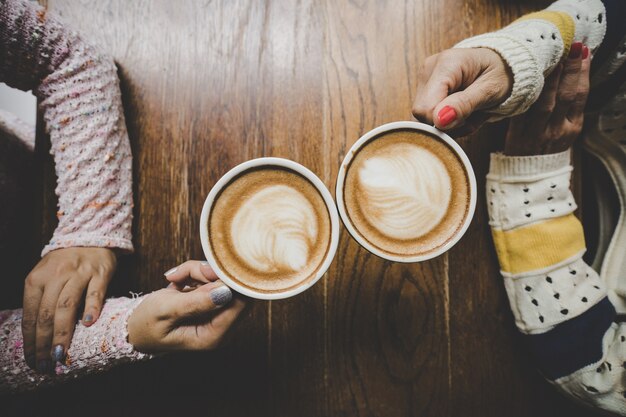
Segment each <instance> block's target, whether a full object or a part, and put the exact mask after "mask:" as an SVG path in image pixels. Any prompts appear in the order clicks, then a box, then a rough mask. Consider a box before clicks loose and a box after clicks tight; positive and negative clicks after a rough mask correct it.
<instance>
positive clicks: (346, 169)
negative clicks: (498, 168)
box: [337, 122, 475, 262]
mask: <svg viewBox="0 0 626 417" xmlns="http://www.w3.org/2000/svg"><path fill="white" fill-rule="evenodd" d="M405 124H408V125H409V126H410V125H421V124H418V123H411V122H406V123H405ZM429 128H430V127H429ZM430 129H432V128H430ZM357 144H358V146H356V145H355V147H353V149H352V150H351V151H350V154H349V155H348V157H346V160H347V162H346V161H344V165H343V166H342V168H341V172H340V177H341V181H338V185H337V187H338V189H337V195H338V204H339V205H340V210H339V211H340V213H341V215H342V218H343V220H344V223H345V224H346V226H347V228H348V230H349V231H350V233H351V234H352V235H353V236H355V238H357V237H358V238H357V240H358V241H359V243H361V244H362V245H363V246H365V247H366V248H367V249H369V250H371V251H372V252H374V253H375V254H377V255H379V256H382V257H384V258H387V259H391V260H396V261H401V262H413V261H415V260H423V259H428V258H432V257H434V256H437V255H438V254H440V253H442V251H445V250H447V249H448V248H449V247H450V246H451V245H452V244H454V243H455V242H456V240H458V238H460V236H459V234H462V232H464V230H465V228H466V227H467V224H468V223H469V220H471V216H472V214H473V204H475V191H474V190H475V180H474V178H473V173H469V172H468V170H467V168H466V165H465V163H464V161H463V160H462V158H461V156H460V154H459V150H460V148H459V149H453V147H452V145H451V144H450V143H448V142H446V141H444V140H442V139H441V138H440V137H438V136H437V135H435V134H432V133H430V132H428V131H425V130H422V129H421V128H420V129H416V128H415V127H409V128H407V127H405V128H402V127H398V128H396V129H389V130H387V129H385V130H383V131H381V132H380V133H378V134H375V135H372V136H371V137H370V138H368V139H367V140H366V141H360V143H359V142H357ZM457 147H458V145H457ZM461 152H462V150H461ZM468 164H469V162H468ZM470 169H471V168H470ZM472 181H473V187H472ZM340 183H341V184H340ZM340 187H341V190H340V189H339V188H340Z"/></svg>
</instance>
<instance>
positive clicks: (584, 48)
mask: <svg viewBox="0 0 626 417" xmlns="http://www.w3.org/2000/svg"><path fill="white" fill-rule="evenodd" d="M588 56H589V48H587V47H586V46H584V47H583V59H587V57H588Z"/></svg>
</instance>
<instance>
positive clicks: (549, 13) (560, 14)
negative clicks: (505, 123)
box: [455, 0, 607, 120]
mask: <svg viewBox="0 0 626 417" xmlns="http://www.w3.org/2000/svg"><path fill="white" fill-rule="evenodd" d="M605 16H606V10H605V7H604V4H603V2H602V1H600V0H589V1H585V2H581V1H577V0H559V1H557V2H555V3H553V4H552V5H551V6H550V7H549V8H548V9H546V10H544V11H541V12H537V13H532V14H530V15H527V16H523V17H522V18H520V19H518V20H516V21H515V22H513V23H512V24H510V25H509V26H507V27H505V28H503V29H501V30H499V31H496V32H491V33H486V34H483V35H479V36H475V37H473V38H469V39H466V40H464V41H461V42H460V43H458V44H457V45H456V46H455V47H456V48H476V47H485V48H490V49H493V50H495V51H496V52H498V53H499V54H500V55H501V56H502V58H503V59H504V60H505V61H506V62H507V64H508V65H509V67H510V68H511V72H512V73H513V88H512V91H511V95H510V96H509V97H508V98H507V99H506V100H505V101H504V102H503V103H502V104H501V105H499V106H498V107H496V108H494V109H490V110H489V112H490V113H492V114H493V115H494V116H493V120H497V119H500V118H503V117H507V116H513V115H516V114H520V113H523V112H525V111H526V110H527V109H528V108H529V107H530V106H531V105H532V104H533V103H534V102H535V100H536V99H537V98H538V97H539V94H540V92H541V90H542V88H543V84H544V78H545V76H547V75H548V74H549V73H550V72H552V70H553V69H554V68H555V66H556V65H557V64H558V62H559V61H560V60H561V58H562V57H563V56H566V55H567V54H568V52H569V48H570V46H571V44H572V42H583V43H584V44H585V45H586V46H587V47H588V48H589V49H590V51H591V52H592V54H593V52H594V51H595V50H596V49H597V48H598V47H599V46H600V44H601V43H602V40H603V38H604V34H605V31H606V25H607V19H606V18H605Z"/></svg>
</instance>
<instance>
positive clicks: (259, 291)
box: [200, 158, 339, 300]
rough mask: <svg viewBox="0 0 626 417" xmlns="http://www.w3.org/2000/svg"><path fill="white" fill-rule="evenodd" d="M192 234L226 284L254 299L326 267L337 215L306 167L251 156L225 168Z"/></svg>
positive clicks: (297, 289)
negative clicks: (231, 167)
mask: <svg viewBox="0 0 626 417" xmlns="http://www.w3.org/2000/svg"><path fill="white" fill-rule="evenodd" d="M200 238H201V241H202V248H203V250H204V254H205V256H206V258H207V260H208V262H209V264H210V265H211V267H212V268H213V270H214V271H215V273H216V274H217V276H218V277H219V278H220V279H221V280H222V281H224V283H225V284H226V285H228V286H229V287H231V288H232V289H234V290H235V291H237V292H239V293H242V294H244V295H247V296H250V297H254V298H259V299H265V300H273V299H280V298H287V297H291V296H293V295H296V294H299V293H301V292H302V291H305V290H306V289H308V288H309V287H311V286H312V285H313V284H315V283H316V282H317V281H318V280H319V279H320V278H321V277H322V276H323V275H324V273H325V272H326V270H327V269H328V267H329V266H330V263H331V262H332V260H333V258H334V256H335V252H336V251H337V244H338V242H339V216H338V214H337V208H336V206H335V202H334V200H333V198H332V196H331V194H330V192H329V191H328V189H327V188H326V187H325V186H324V183H323V182H322V181H321V180H320V179H319V178H318V177H317V176H316V175H315V174H313V173H312V172H311V171H309V170H308V169H307V168H305V167H304V166H302V165H300V164H298V163H296V162H293V161H289V160H286V159H281V158H259V159H254V160H251V161H247V162H244V163H243V164H241V165H238V166H236V167H235V168H233V169H231V170H230V171H229V172H228V173H226V175H224V176H223V177H222V178H221V179H220V180H219V181H218V182H217V183H216V184H215V186H214V187H213V189H212V190H211V191H210V192H209V195H208V197H207V198H206V201H205V203H204V207H203V208H202V214H201V217H200Z"/></svg>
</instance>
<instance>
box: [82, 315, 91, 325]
mask: <svg viewBox="0 0 626 417" xmlns="http://www.w3.org/2000/svg"><path fill="white" fill-rule="evenodd" d="M91 320H93V316H92V315H91V314H85V317H83V322H84V323H91Z"/></svg>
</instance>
